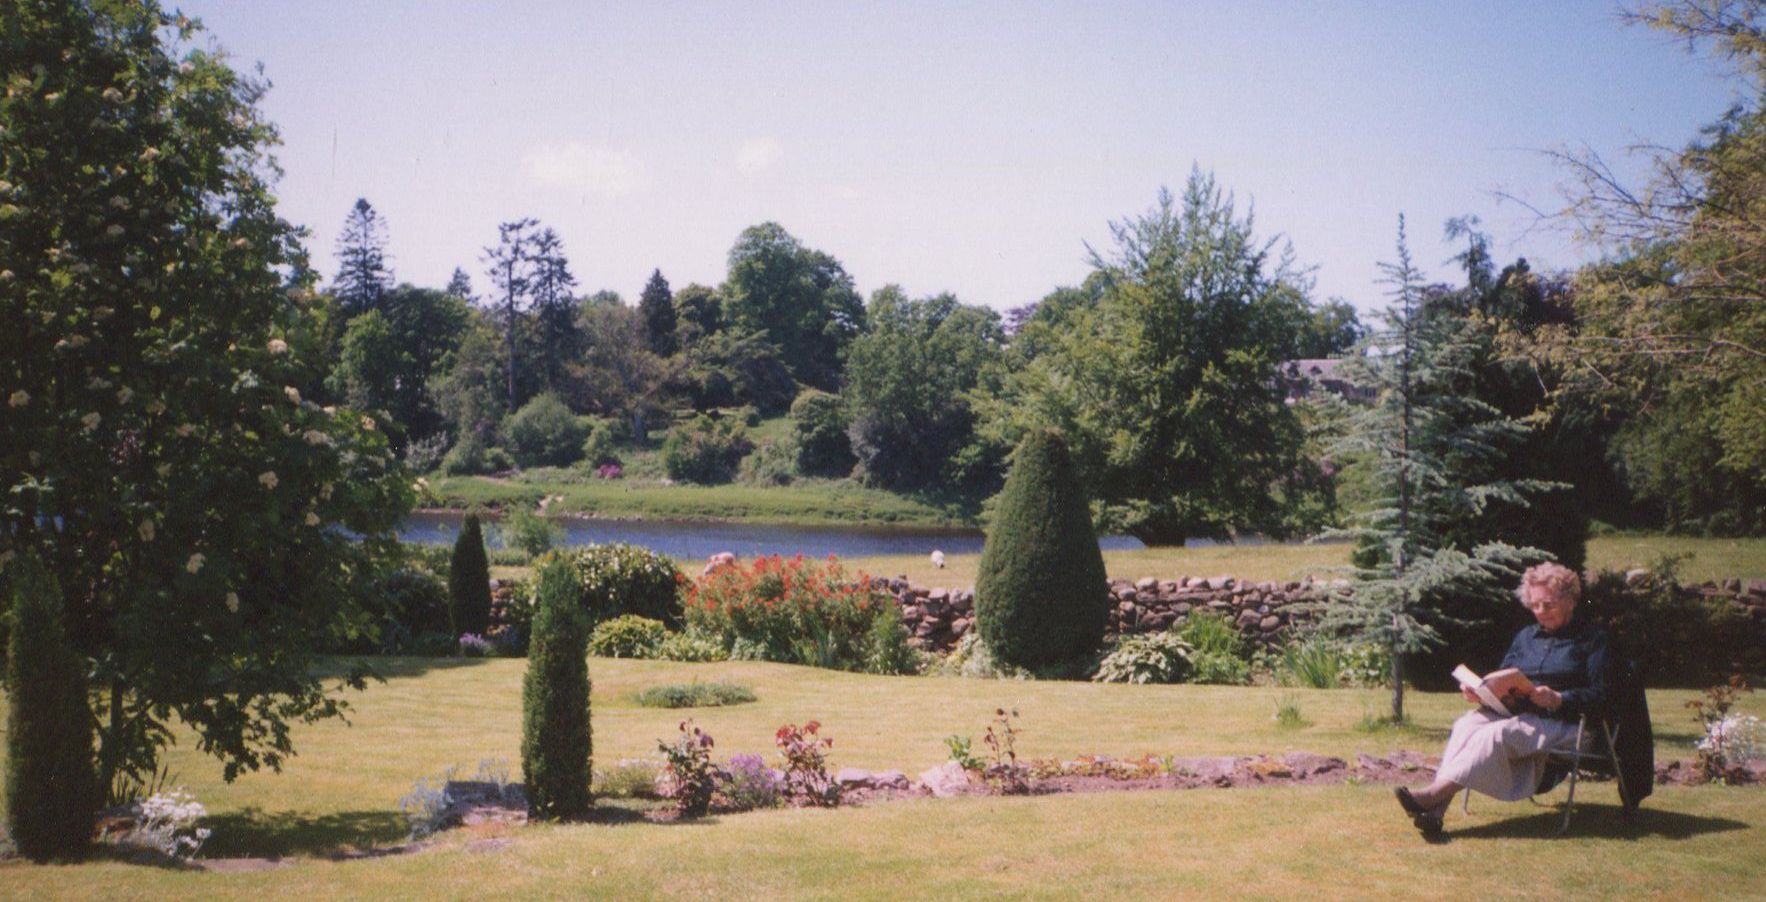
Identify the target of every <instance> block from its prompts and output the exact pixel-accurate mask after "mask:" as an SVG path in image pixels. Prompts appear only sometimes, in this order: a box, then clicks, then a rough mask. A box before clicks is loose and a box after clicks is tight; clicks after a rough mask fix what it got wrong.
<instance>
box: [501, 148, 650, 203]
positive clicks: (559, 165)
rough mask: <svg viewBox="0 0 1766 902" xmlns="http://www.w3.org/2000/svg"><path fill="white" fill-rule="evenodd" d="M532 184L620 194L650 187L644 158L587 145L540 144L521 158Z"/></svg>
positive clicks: (601, 193)
mask: <svg viewBox="0 0 1766 902" xmlns="http://www.w3.org/2000/svg"><path fill="white" fill-rule="evenodd" d="M521 165H522V168H524V169H526V170H527V177H528V178H530V179H532V180H533V182H534V184H536V185H540V186H541V187H546V188H568V189H571V190H573V191H582V192H585V193H588V194H600V195H604V196H606V197H620V196H623V195H627V194H636V193H637V192H639V191H642V190H644V189H645V188H648V187H650V175H649V173H648V172H646V171H645V169H644V161H643V160H640V159H638V156H637V154H634V153H632V152H631V151H629V150H614V149H612V148H609V147H590V146H588V145H586V144H578V143H576V142H571V143H569V144H543V145H541V146H540V147H538V148H536V149H535V150H533V151H531V152H529V153H528V155H527V156H526V157H523V158H522V160H521Z"/></svg>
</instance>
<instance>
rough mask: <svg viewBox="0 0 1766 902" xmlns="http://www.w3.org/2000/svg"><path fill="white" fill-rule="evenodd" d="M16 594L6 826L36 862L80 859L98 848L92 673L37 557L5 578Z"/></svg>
mask: <svg viewBox="0 0 1766 902" xmlns="http://www.w3.org/2000/svg"><path fill="white" fill-rule="evenodd" d="M0 579H3V580H4V581H5V583H6V584H7V585H9V586H10V588H11V604H10V605H8V608H9V609H10V611H11V618H12V622H11V627H12V632H11V635H10V636H9V637H8V641H7V648H6V686H7V691H8V696H7V700H8V707H7V713H6V751H7V756H8V763H7V770H6V826H7V830H8V831H9V832H10V833H11V834H12V841H13V843H14V844H16V845H17V846H18V851H19V854H21V855H23V856H25V857H26V858H29V859H31V860H32V861H47V860H49V859H52V858H79V857H81V856H83V855H84V854H85V852H86V848H87V846H89V845H90V844H91V841H92V824H93V820H94V817H95V816H96V814H97V811H98V802H99V798H98V771H97V769H96V767H95V765H94V763H93V757H92V711H91V707H90V706H89V704H88V703H87V701H86V669H85V668H84V667H83V666H81V664H80V659H79V657H78V656H77V655H76V654H75V653H74V650H73V648H72V647H71V646H69V645H68V642H67V634H66V632H65V631H64V629H63V627H62V622H61V589H60V587H59V586H57V585H56V582H55V578H54V577H53V576H51V575H50V574H49V572H48V571H47V570H45V569H44V567H43V564H42V562H41V561H39V560H38V559H37V557H36V556H35V555H34V554H24V555H20V556H18V557H16V558H14V559H13V561H12V562H11V563H10V564H8V565H7V567H6V569H5V572H3V573H0Z"/></svg>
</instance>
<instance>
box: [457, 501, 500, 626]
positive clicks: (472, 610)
mask: <svg viewBox="0 0 1766 902" xmlns="http://www.w3.org/2000/svg"><path fill="white" fill-rule="evenodd" d="M448 616H449V619H451V620H452V621H453V625H454V635H456V636H458V635H460V634H462V633H475V634H477V635H480V636H482V635H484V632H485V630H486V629H488V628H489V627H490V617H491V568H490V561H489V560H487V559H486V557H485V553H484V530H483V528H482V527H480V526H479V523H478V515H477V514H467V515H466V521H465V522H464V523H462V524H460V537H459V538H457V539H455V540H454V556H453V558H452V559H451V560H449V562H448Z"/></svg>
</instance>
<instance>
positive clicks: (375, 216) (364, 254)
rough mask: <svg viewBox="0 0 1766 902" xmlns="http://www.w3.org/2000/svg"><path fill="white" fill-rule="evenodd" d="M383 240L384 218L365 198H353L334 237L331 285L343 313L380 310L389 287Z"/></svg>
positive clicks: (384, 232)
mask: <svg viewBox="0 0 1766 902" xmlns="http://www.w3.org/2000/svg"><path fill="white" fill-rule="evenodd" d="M386 240H387V239H386V219H385V218H384V217H382V216H381V215H380V214H379V213H378V212H377V211H375V209H374V206H373V205H372V204H370V203H368V199H367V198H363V197H358V198H356V205H355V206H354V207H352V208H350V213H349V216H348V217H347V218H345V219H344V221H343V234H341V235H339V236H338V238H337V259H338V264H337V279H336V280H335V281H334V282H333V287H332V291H333V292H334V293H335V294H336V295H337V301H338V303H339V304H340V305H341V306H342V307H343V310H344V313H345V314H347V315H349V316H352V317H353V316H357V315H359V314H363V313H367V312H368V311H370V310H379V309H380V308H381V305H382V303H383V302H384V301H385V299H386V293H387V291H389V290H390V289H391V288H392V270H391V269H390V268H388V267H387V254H386Z"/></svg>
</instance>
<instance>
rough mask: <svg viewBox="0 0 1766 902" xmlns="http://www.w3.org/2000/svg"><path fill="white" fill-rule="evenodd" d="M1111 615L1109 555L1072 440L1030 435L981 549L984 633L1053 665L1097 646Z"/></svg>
mask: <svg viewBox="0 0 1766 902" xmlns="http://www.w3.org/2000/svg"><path fill="white" fill-rule="evenodd" d="M1108 615H1109V591H1108V584H1107V583H1106V581H1105V574H1104V556H1103V555H1102V554H1101V553H1100V552H1099V551H1098V536H1097V532H1096V531H1095V530H1094V529H1093V528H1092V522H1091V513H1090V510H1089V509H1088V506H1087V504H1086V499H1085V493H1084V490H1083V489H1081V488H1080V485H1079V479H1078V476H1077V474H1076V473H1075V472H1074V470H1073V460H1072V457H1071V456H1070V455H1069V454H1068V452H1067V443H1066V442H1065V441H1064V440H1063V439H1062V438H1061V436H1060V433H1058V432H1055V431H1053V430H1042V431H1037V432H1032V433H1031V434H1030V435H1029V436H1028V437H1026V438H1025V440H1024V443H1023V444H1022V445H1021V446H1019V448H1018V453H1017V456H1016V459H1015V460H1014V462H1013V464H1012V471H1011V474H1010V475H1009V476H1007V477H1006V485H1005V488H1004V489H1002V490H1001V491H1000V496H999V503H998V506H997V507H996V508H995V511H994V519H993V524H992V525H991V527H990V528H989V529H988V531H987V543H986V545H985V546H983V548H982V551H981V569H980V572H979V574H978V575H977V577H976V581H975V619H976V625H977V626H978V627H979V629H980V633H981V638H982V639H983V640H985V641H986V643H987V646H988V648H989V649H991V650H992V651H993V653H994V654H995V655H996V656H997V657H998V658H1000V659H1001V660H1002V661H1004V662H1005V663H1008V664H1013V665H1017V666H1020V667H1041V666H1047V665H1051V664H1057V663H1061V662H1066V661H1070V660H1072V659H1074V658H1076V657H1078V656H1080V655H1084V654H1088V653H1090V652H1092V651H1094V650H1096V649H1097V647H1098V645H1099V643H1101V642H1102V641H1103V637H1104V626H1105V622H1106V619H1107V617H1108Z"/></svg>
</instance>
